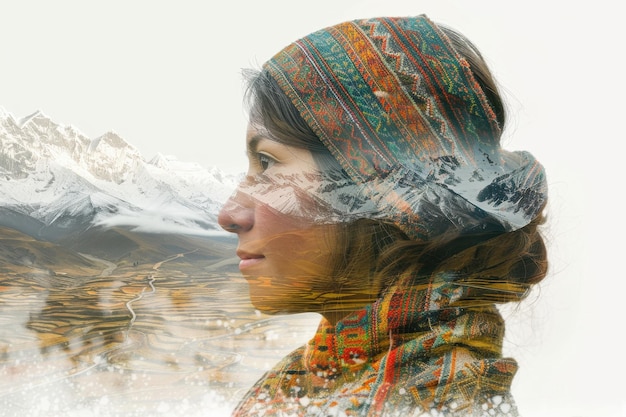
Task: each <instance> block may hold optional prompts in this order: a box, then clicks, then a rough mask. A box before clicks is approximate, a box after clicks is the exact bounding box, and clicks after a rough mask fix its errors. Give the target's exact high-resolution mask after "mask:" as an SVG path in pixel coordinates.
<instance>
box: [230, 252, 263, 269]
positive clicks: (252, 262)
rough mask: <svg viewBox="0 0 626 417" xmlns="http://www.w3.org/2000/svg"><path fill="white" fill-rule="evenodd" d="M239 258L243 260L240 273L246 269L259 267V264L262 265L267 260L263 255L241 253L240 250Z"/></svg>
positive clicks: (240, 263)
mask: <svg viewBox="0 0 626 417" xmlns="http://www.w3.org/2000/svg"><path fill="white" fill-rule="evenodd" d="M237 256H238V257H239V259H241V260H240V261H239V270H240V271H243V270H244V269H248V268H252V267H254V266H256V265H258V264H259V263H261V262H262V261H263V260H264V259H265V256H263V255H261V254H257V253H249V252H245V251H240V250H238V251H237Z"/></svg>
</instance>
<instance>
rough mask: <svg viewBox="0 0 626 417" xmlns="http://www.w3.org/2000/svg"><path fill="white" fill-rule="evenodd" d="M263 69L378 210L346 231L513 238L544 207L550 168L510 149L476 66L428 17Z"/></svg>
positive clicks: (355, 210)
mask: <svg viewBox="0 0 626 417" xmlns="http://www.w3.org/2000/svg"><path fill="white" fill-rule="evenodd" d="M264 69H265V70H267V71H268V72H269V73H270V75H271V76H272V77H273V78H274V79H275V80H276V81H277V83H278V85H279V86H280V87H281V89H282V90H283V92H284V93H285V94H286V95H287V96H288V97H289V98H290V99H291V100H292V102H293V104H294V105H295V106H296V107H297V109H298V110H299V112H300V114H301V115H302V117H303V118H304V120H305V121H306V122H307V124H308V125H309V126H310V127H311V129H313V131H314V132H315V133H316V134H317V135H318V137H319V138H320V139H321V141H322V142H323V143H324V145H325V146H326V147H327V148H328V149H329V151H330V152H331V153H332V154H333V155H334V157H335V158H336V159H337V160H338V161H339V162H340V164H341V165H342V167H343V169H344V170H345V171H346V173H348V175H349V177H350V178H351V179H352V181H353V182H354V183H355V184H357V185H358V186H361V187H363V192H361V193H360V195H359V201H366V202H369V203H370V204H367V205H365V206H364V205H362V204H357V205H356V206H350V205H343V206H341V207H339V208H340V210H341V211H342V212H343V215H344V217H345V218H346V219H348V220H350V219H353V218H359V217H361V218H362V217H367V218H378V219H385V220H391V221H393V222H394V223H395V224H397V225H398V226H399V227H400V228H402V229H403V230H404V231H405V232H406V233H407V234H408V235H409V236H411V237H412V238H414V239H416V240H422V241H427V240H430V239H432V238H434V237H436V236H438V235H441V234H443V233H446V232H447V231H450V230H453V231H455V232H462V233H463V232H464V233H474V232H476V231H479V230H485V229H486V228H490V229H491V230H494V229H493V228H494V227H496V228H497V229H498V230H502V231H510V230H515V229H518V228H521V227H523V226H525V225H526V224H528V223H529V222H530V221H531V220H532V219H534V218H535V217H536V216H537V214H538V213H539V211H540V210H541V209H542V208H543V205H544V202H545V200H546V195H547V186H546V181H545V174H544V170H543V167H542V166H541V165H540V164H539V163H538V162H537V161H536V160H535V159H534V158H533V156H532V155H531V154H529V153H528V152H522V151H519V152H507V151H505V150H503V149H501V148H500V145H499V139H500V135H501V130H500V129H501V127H500V126H499V125H498V122H497V118H496V115H495V113H494V111H493V110H492V108H491V107H490V105H489V103H488V101H487V99H486V97H485V94H484V92H483V91H482V89H481V87H480V85H479V83H478V82H477V81H476V79H475V78H474V76H473V74H472V72H471V70H470V66H469V64H468V62H467V61H466V59H464V58H462V57H461V56H460V55H459V54H458V53H457V52H456V50H455V49H454V48H453V46H452V44H451V41H450V40H449V39H448V37H447V36H446V35H445V34H444V33H443V32H442V31H441V30H440V29H439V28H438V27H437V26H436V25H435V24H433V23H432V22H431V21H430V20H429V19H428V18H427V17H425V16H418V17H410V18H374V19H367V20H356V21H352V22H346V23H342V24H338V25H335V26H332V27H329V28H326V29H323V30H320V31H317V32H315V33H312V34H310V35H308V36H306V37H304V38H302V39H300V40H298V41H296V42H294V43H293V44H291V45H289V46H287V47H286V48H284V49H283V50H282V51H280V52H279V53H278V54H276V55H275V56H274V57H273V58H272V59H270V60H269V61H268V62H267V63H266V64H265V66H264ZM345 195H349V194H345V193H344V196H345ZM344 200H345V199H339V200H337V199H335V200H329V201H331V204H337V202H338V201H344Z"/></svg>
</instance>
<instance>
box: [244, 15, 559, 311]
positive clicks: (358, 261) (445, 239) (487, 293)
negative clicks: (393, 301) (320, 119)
mask: <svg viewBox="0 0 626 417" xmlns="http://www.w3.org/2000/svg"><path fill="white" fill-rule="evenodd" d="M441 30H442V31H443V32H444V33H445V34H446V35H447V36H448V37H449V39H450V41H451V43H452V45H453V46H454V48H455V49H456V50H457V52H458V53H459V54H460V55H461V56H462V57H463V58H465V59H466V60H467V62H468V64H469V66H470V69H471V71H472V72H473V74H474V76H475V78H476V80H477V81H478V83H479V84H480V86H481V88H482V89H483V91H484V93H485V95H486V97H487V100H488V101H489V103H490V105H491V107H492V109H493V111H494V112H495V114H496V117H497V120H498V123H499V124H500V127H501V128H504V124H505V121H506V112H505V108H504V105H503V101H502V99H501V97H500V94H499V90H498V87H497V85H496V83H495V81H494V79H493V77H492V75H491V72H490V71H489V68H488V67H487V64H486V63H485V61H484V59H483V57H482V56H481V54H480V52H479V51H478V49H477V48H476V47H475V46H474V45H473V44H472V43H471V42H470V41H469V40H467V39H466V38H465V37H464V36H463V35H461V34H459V33H458V32H456V31H454V30H452V29H450V28H446V27H441ZM244 77H245V79H246V81H247V85H248V89H247V91H246V96H245V97H246V99H247V102H248V109H249V117H250V121H251V122H252V123H255V124H258V125H260V126H263V127H264V128H265V129H266V130H267V133H268V135H270V137H271V139H273V140H276V141H278V142H280V143H283V144H285V145H289V146H295V147H298V148H304V149H308V150H310V151H311V152H312V154H313V157H314V158H315V160H316V162H317V163H318V165H319V167H320V169H321V170H322V171H327V170H336V171H341V172H343V174H344V175H347V174H345V172H344V171H343V170H342V168H341V166H340V164H339V162H338V161H337V160H336V159H335V158H334V157H333V156H332V155H331V153H330V151H328V149H327V148H326V147H325V146H324V145H323V144H322V142H321V141H320V139H319V137H318V136H317V135H316V134H315V132H313V130H312V129H311V128H310V127H309V125H308V124H307V123H306V122H305V121H304V119H303V118H302V116H301V115H300V113H299V112H298V110H297V108H296V107H295V106H294V104H293V103H292V102H291V101H290V99H289V98H288V97H287V96H286V95H285V94H284V92H283V91H282V90H281V88H280V87H279V85H278V84H277V82H276V81H275V80H274V79H273V78H272V77H271V75H270V74H269V73H268V72H267V71H255V70H246V71H245V72H244ZM494 139H496V140H499V139H500V138H494ZM543 221H544V218H543V216H538V217H537V218H536V219H535V220H534V221H533V222H531V223H530V224H529V225H527V226H525V227H523V228H521V229H519V230H516V231H513V232H508V233H504V232H502V231H497V232H490V233H482V234H479V235H471V236H463V237H461V236H458V235H445V236H442V237H441V238H438V239H437V240H435V241H429V242H426V243H424V242H417V241H414V240H411V239H410V238H409V237H407V236H406V234H405V233H404V232H402V231H401V230H400V229H399V228H398V227H397V226H395V225H393V224H390V223H387V222H384V221H380V220H372V219H360V220H356V221H354V222H351V223H347V224H342V225H339V229H340V232H339V237H338V246H339V249H338V254H339V255H338V259H337V264H336V265H335V268H334V270H335V271H336V272H337V280H338V281H342V280H343V281H345V280H352V279H359V280H364V279H366V280H368V282H366V283H365V282H364V283H363V284H364V285H366V284H367V285H372V286H374V287H375V288H379V289H380V291H384V289H385V288H387V287H388V286H389V284H391V283H392V281H393V280H394V279H395V278H396V277H398V276H399V275H401V274H406V273H415V275H416V276H418V277H422V279H428V277H430V276H431V275H432V274H433V273H436V272H440V271H455V273H456V274H457V281H458V282H459V283H461V284H465V285H468V286H473V287H474V288H475V290H474V291H473V292H472V294H473V295H475V301H476V302H484V301H491V302H508V301H518V300H521V299H522V298H523V297H524V296H525V295H526V294H527V292H528V289H529V288H530V287H531V286H532V285H533V284H535V283H537V282H539V281H541V280H542V279H543V278H544V277H545V275H546V273H547V267H548V263H547V253H546V247H545V245H544V242H543V238H542V236H541V234H540V232H539V226H540V225H541V224H542V223H543ZM379 295H380V294H379V293H378V294H373V296H376V297H377V296H379ZM469 301H470V302H471V301H472V300H469Z"/></svg>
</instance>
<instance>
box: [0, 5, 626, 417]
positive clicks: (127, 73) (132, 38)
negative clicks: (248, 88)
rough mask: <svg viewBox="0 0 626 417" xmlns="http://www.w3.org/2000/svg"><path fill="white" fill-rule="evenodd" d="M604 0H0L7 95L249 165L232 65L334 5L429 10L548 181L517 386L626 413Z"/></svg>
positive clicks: (300, 32) (176, 150) (165, 145)
mask: <svg viewBox="0 0 626 417" xmlns="http://www.w3.org/2000/svg"><path fill="white" fill-rule="evenodd" d="M617 3H618V2H614V3H609V2H608V1H595V2H588V1H579V2H577V1H573V2H569V1H552V2H550V1H548V0H543V1H538V0H528V1H525V2H522V1H519V2H506V1H501V0H490V1H472V2H469V1H445V0H433V1H419V0H407V1H394V0H385V1H380V0H379V1H363V0H361V1H358V0H315V1H308V2H304V1H294V0H250V1H243V0H239V1H236V0H229V1H224V2H221V3H220V2H209V1H173V0H172V1H147V0H134V1H122V0H112V1H111V0H109V1H101V2H95V1H85V0H75V1H68V0H57V1H46V0H38V1H29V0H22V1H19V2H17V1H4V0H2V1H1V4H0V57H1V60H0V106H1V107H4V109H5V110H6V111H8V112H10V113H12V114H13V115H14V116H15V117H16V118H20V117H23V116H26V115H28V114H30V113H32V112H34V111H36V110H41V111H42V112H44V113H45V114H46V115H48V116H49V117H51V118H52V119H53V120H54V121H56V122H57V123H61V124H71V125H74V126H75V127H77V128H78V129H79V130H80V131H82V132H83V133H85V134H86V135H87V136H89V137H91V138H95V137H97V136H99V135H101V134H103V133H105V132H106V131H109V130H113V131H116V132H117V133H118V134H120V135H121V136H122V137H124V138H125V139H126V140H127V141H128V142H130V143H131V144H133V145H134V146H136V147H137V148H138V149H139V150H140V152H141V153H142V154H143V155H144V156H145V157H146V158H151V157H152V156H153V155H154V154H156V153H157V152H160V153H164V154H172V155H176V156H177V157H178V158H179V159H180V160H183V161H190V162H198V163H200V164H202V165H205V166H218V167H220V168H222V169H224V170H226V171H229V172H240V171H242V170H243V169H244V166H245V161H244V147H243V141H244V131H245V117H244V114H243V108H242V83H241V78H240V69H241V68H243V67H250V66H252V67H256V66H259V65H260V64H261V63H262V62H263V61H265V60H266V59H267V58H269V57H270V56H271V55H272V54H273V53H275V52H276V51H278V50H279V49H281V48H282V47H283V46H285V45H286V44H288V43H290V42H291V41H293V40H295V39H296V38H299V37H301V36H304V35H306V34H308V33H309V32H312V31H314V30H317V29H319V28H321V27H324V26H328V25H332V24H335V23H338V22H340V21H344V20H351V19H355V18H361V17H373V16H379V15H415V14H421V13H426V14H427V15H429V17H430V18H431V19H433V20H434V21H436V22H441V23H445V24H447V25H449V26H452V27H454V28H456V29H458V30H460V31H461V32H462V33H464V34H465V35H467V36H468V37H469V38H470V39H471V40H472V41H473V42H474V43H476V44H477V45H478V47H479V49H480V50H481V51H482V52H483V54H484V55H485V57H486V59H487V61H488V63H489V64H490V65H491V67H492V70H493V72H494V74H495V76H496V78H497V79H498V81H499V83H500V84H501V86H502V88H503V92H504V94H505V96H506V100H507V102H508V103H509V107H510V120H509V122H510V123H509V126H508V128H507V131H506V137H505V142H504V143H505V146H506V147H507V148H509V149H527V150H530V151H531V152H532V153H533V154H535V156H536V157H537V158H538V159H539V160H540V161H542V162H543V163H544V165H545V166H546V168H547V171H548V176H549V183H550V206H549V213H548V214H549V226H548V229H547V234H546V235H547V240H548V243H549V247H550V256H551V271H550V275H549V277H548V278H547V279H546V280H545V281H544V283H543V284H542V285H541V286H540V288H538V290H537V291H535V292H534V293H533V294H531V296H530V298H529V299H528V300H527V301H526V302H524V303H523V304H521V305H520V306H518V307H516V308H514V309H512V311H511V312H510V313H507V317H508V319H509V327H508V329H509V333H508V336H507V351H508V353H509V354H510V355H512V356H514V357H515V358H516V359H517V360H518V362H519V364H520V371H519V373H518V375H517V377H516V380H515V384H514V386H513V391H514V394H515V396H516V399H517V401H518V405H519V408H520V411H521V412H522V414H523V415H525V416H527V417H535V416H557V417H558V416H570V417H578V416H590V417H591V416H593V417H597V416H611V417H612V416H626V405H625V404H626V392H625V391H626V389H625V388H626V383H625V382H624V376H626V366H625V365H624V358H623V356H624V352H625V349H624V343H623V342H624V339H625V337H624V334H625V333H626V325H625V323H624V319H625V314H624V304H626V299H625V298H626V297H625V290H626V284H625V283H624V282H625V281H626V273H625V272H624V267H623V263H622V258H623V257H624V254H623V253H622V252H623V248H624V242H623V233H624V226H623V224H624V220H623V218H622V211H623V206H622V205H620V204H621V202H622V201H623V196H622V194H623V193H624V184H623V180H624V174H623V171H622V168H623V165H624V150H623V148H624V146H623V142H624V139H626V138H625V134H624V128H623V126H622V124H623V123H624V121H625V119H626V115H625V114H624V109H625V106H624V92H625V91H624V69H623V67H620V65H623V64H622V61H623V57H622V56H623V55H624V51H625V50H626V46H625V45H624V39H625V37H624V33H623V31H622V27H623V26H624V23H623V19H622V16H621V15H620V14H619V13H618V12H617V6H611V5H612V4H617Z"/></svg>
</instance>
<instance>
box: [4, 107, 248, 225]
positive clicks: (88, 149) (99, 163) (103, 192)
mask: <svg viewBox="0 0 626 417" xmlns="http://www.w3.org/2000/svg"><path fill="white" fill-rule="evenodd" d="M237 181H238V178H237V177H236V176H234V175H227V174H225V173H224V172H222V171H220V170H219V169H217V168H203V167H201V166H200V165H199V164H196V163H189V162H182V161H178V160H177V159H176V158H175V157H173V156H164V155H157V156H155V157H154V158H153V159H152V160H149V161H148V160H146V159H144V158H143V156H142V155H141V154H140V153H139V151H138V150H137V149H136V148H134V147H133V146H132V145H130V144H129V143H128V142H127V141H126V140H124V139H123V138H121V137H120V136H119V135H117V134H116V133H113V132H108V133H105V134H104V135H102V136H100V137H98V138H96V139H93V140H92V139H90V138H88V137H86V136H85V135H83V134H82V133H81V132H79V131H78V130H77V129H75V128H74V127H72V126H63V125H60V124H57V123H55V122H54V121H52V120H50V118H49V117H47V116H46V115H45V114H43V113H41V112H39V111H38V112H36V113H34V114H32V115H30V116H27V117H24V118H22V119H16V118H15V117H14V116H13V115H12V114H10V113H8V112H6V111H5V110H4V109H2V108H1V107H0V225H5V226H9V227H14V228H17V229H18V230H19V229H20V227H21V228H27V229H28V230H29V231H30V232H31V234H32V230H33V229H37V228H39V229H40V230H41V234H42V235H47V237H51V236H53V235H59V234H67V233H70V232H72V231H73V230H76V229H77V228H82V229H85V228H89V227H93V226H105V227H106V226H109V227H110V226H129V227H131V228H135V229H137V230H140V231H144V232H153V233H169V232H173V233H183V234H195V235H205V234H212V233H215V232H218V231H219V230H220V229H219V227H218V225H217V222H216V217H217V212H218V210H219V208H220V207H221V205H222V204H223V202H224V201H225V200H226V198H228V196H229V195H230V194H231V193H232V191H233V190H234V188H235V186H236V183H237Z"/></svg>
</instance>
